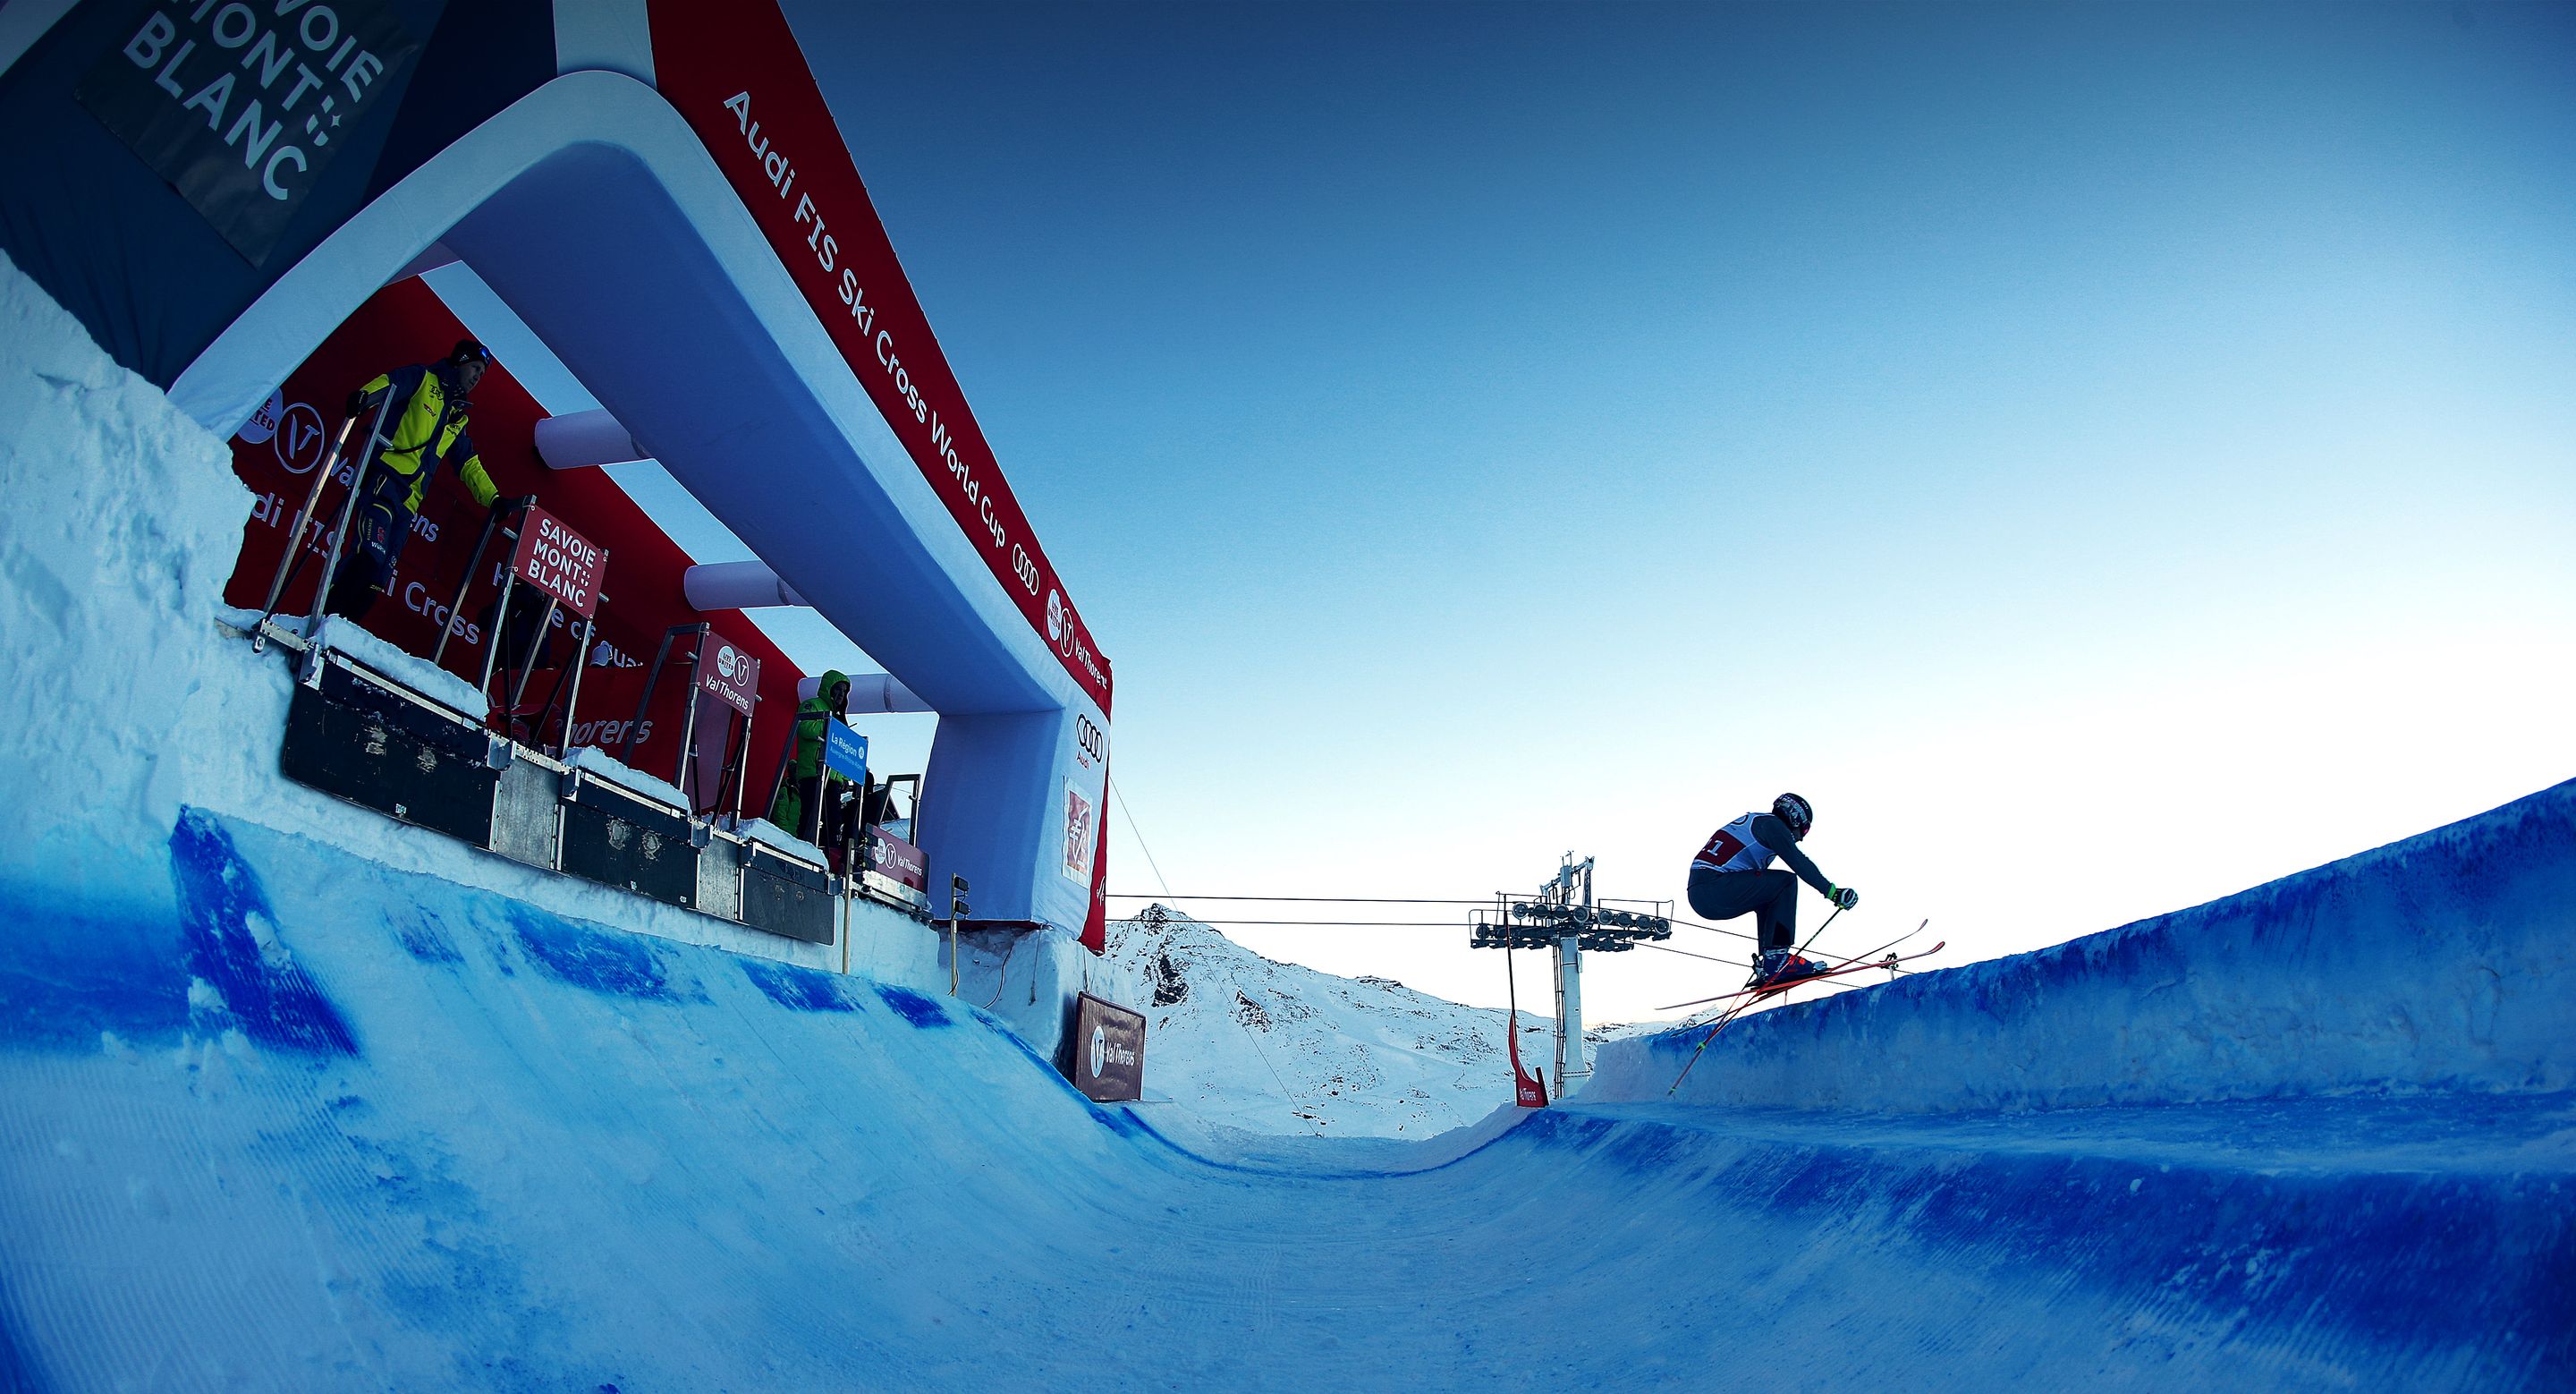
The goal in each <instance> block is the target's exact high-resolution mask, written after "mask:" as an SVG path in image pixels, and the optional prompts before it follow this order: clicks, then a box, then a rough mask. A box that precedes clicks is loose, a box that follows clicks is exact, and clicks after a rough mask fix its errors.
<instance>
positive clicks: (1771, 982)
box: [1753, 949, 1825, 987]
mask: <svg viewBox="0 0 2576 1394" xmlns="http://www.w3.org/2000/svg"><path fill="white" fill-rule="evenodd" d="M1824 971H1825V965H1824V964H1823V963H1820V962H1818V961H1817V960H1815V959H1812V958H1800V957H1799V956H1798V955H1797V954H1796V953H1795V952H1794V951H1792V950H1789V949H1765V950H1763V951H1762V956H1761V957H1759V958H1757V959H1755V960H1754V961H1753V985H1754V986H1755V987H1780V986H1783V985H1785V984H1788V983H1794V982H1798V981H1801V980H1803V979H1806V978H1812V977H1814V976H1816V975H1817V974H1819V973H1822V972H1824Z"/></svg>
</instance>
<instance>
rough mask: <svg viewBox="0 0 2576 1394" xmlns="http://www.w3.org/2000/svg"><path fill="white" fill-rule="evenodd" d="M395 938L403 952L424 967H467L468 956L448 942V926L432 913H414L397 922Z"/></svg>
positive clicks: (421, 911) (453, 943) (450, 940)
mask: <svg viewBox="0 0 2576 1394" xmlns="http://www.w3.org/2000/svg"><path fill="white" fill-rule="evenodd" d="M394 938H395V939H396V940H398V941H400V942H401V944H402V946H403V952H404V953H407V954H410V955H411V956H412V957H413V958H415V959H417V960H419V961H420V962H422V963H463V962H464V961H465V955H464V954H463V953H460V952H459V951H458V950H457V947H456V944H455V941H453V940H452V939H450V938H448V935H447V925H446V923H445V922H443V921H441V920H440V919H439V918H438V916H437V915H436V914H435V913H433V912H431V911H428V910H414V911H413V912H412V913H411V914H409V915H405V916H402V917H400V918H398V919H397V920H395V922H394Z"/></svg>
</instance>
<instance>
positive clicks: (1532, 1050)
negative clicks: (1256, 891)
mask: <svg viewBox="0 0 2576 1394" xmlns="http://www.w3.org/2000/svg"><path fill="white" fill-rule="evenodd" d="M1107 956H1108V959H1109V961H1110V963H1111V964H1112V965H1115V966H1117V967H1119V968H1122V969H1124V970H1125V973H1124V976H1125V977H1126V978H1127V979H1128V980H1129V981H1133V982H1138V983H1141V984H1143V987H1144V993H1145V998H1144V1000H1143V1001H1139V1002H1135V1003H1131V1004H1130V1005H1132V1006H1134V1007H1135V1008H1136V1009H1137V1010H1139V1011H1142V1012H1143V1013H1145V1035H1146V1038H1147V1040H1148V1042H1149V1043H1150V1047H1151V1051H1152V1057H1153V1076H1152V1079H1151V1080H1150V1081H1149V1083H1148V1085H1147V1089H1148V1094H1149V1096H1150V1097H1153V1098H1156V1099H1169V1100H1171V1101H1173V1102H1174V1103H1175V1104H1177V1105H1178V1106H1179V1107H1181V1108H1182V1109H1184V1110H1186V1111H1187V1112H1189V1113H1190V1114H1191V1115H1193V1116H1195V1117H1196V1118H1198V1119H1200V1120H1201V1121H1203V1122H1208V1123H1214V1124H1218V1125H1221V1126H1228V1127H1235V1128H1243V1129H1248V1130H1250V1131H1253V1132H1260V1133H1287V1134H1295V1135H1307V1136H1316V1137H1392V1138H1420V1137H1428V1136H1430V1135H1432V1134H1434V1133H1438V1132H1443V1131H1446V1130H1448V1129H1450V1128H1455V1127H1459V1126H1461V1125H1463V1124H1467V1123H1473V1122H1475V1121H1476V1120H1477V1119H1480V1118H1482V1117H1484V1116H1485V1115H1486V1114H1489V1113H1491V1112H1493V1111H1494V1110H1495V1109H1497V1108H1500V1107H1502V1106H1503V1105H1505V1104H1508V1103H1510V1102H1511V1101H1512V1069H1511V1062H1510V1060H1509V1059H1508V1057H1507V1056H1506V1055H1505V1053H1504V1040H1503V1029H1504V1027H1503V1021H1504V1013H1503V1012H1501V1011H1499V1010H1496V1009H1492V1008H1487V1007H1469V1006H1462V1005H1460V1004H1459V1003H1456V1002H1451V1001H1447V1000H1445V999H1443V998H1438V997H1433V996H1431V995H1430V994H1428V993H1423V992H1416V991H1414V990H1413V989H1411V988H1409V987H1406V986H1405V985H1404V984H1402V983H1399V982H1395V981H1393V980H1391V979H1387V978H1344V977H1337V976H1335V975H1333V974H1331V973H1324V972H1318V971H1317V970H1315V969H1312V968H1307V967H1304V966H1302V965H1299V964H1294V963H1281V962H1278V961H1277V960H1275V959H1269V958H1264V957H1262V956H1261V955H1260V954H1257V953H1254V952H1253V951H1252V950H1250V949H1247V948H1245V947H1243V946H1242V945H1240V944H1237V943H1235V942H1234V941H1233V940H1231V939H1228V938H1226V937H1225V936H1224V935H1223V934H1221V933H1219V932H1217V930H1216V929H1215V928H1213V927H1211V926H1209V925H1205V924H1201V923H1199V922H1198V921H1196V920H1193V919H1191V918H1190V917H1189V916H1187V915H1184V914H1181V913H1180V912H1178V911H1176V910H1172V909H1170V908H1168V907H1165V906H1162V905H1153V906H1148V907H1146V909H1145V911H1144V912H1143V913H1142V914H1139V915H1138V916H1136V917H1135V918H1134V919H1130V920H1113V921H1111V922H1110V924H1109V951H1108V955H1107ZM1553 1029H1554V1024H1553V1023H1552V1022H1550V1021H1549V1020H1548V1019H1547V1018H1544V1017H1539V1016H1534V1015H1532V1014H1531V1013H1529V1012H1526V1011H1524V1012H1523V1013H1521V1052H1522V1056H1521V1058H1522V1060H1523V1061H1524V1062H1525V1063H1527V1064H1530V1065H1534V1066H1541V1067H1544V1065H1545V1063H1546V1060H1547V1056H1548V1053H1549V1052H1550V1051H1551V1050H1552V1049H1553V1048H1554V1046H1553V1039H1554V1038H1553V1037H1552V1036H1550V1035H1549V1034H1548V1032H1550V1031H1552V1030H1553Z"/></svg>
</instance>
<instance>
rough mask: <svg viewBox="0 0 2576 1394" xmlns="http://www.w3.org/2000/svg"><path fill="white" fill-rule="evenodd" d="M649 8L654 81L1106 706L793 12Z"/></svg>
mask: <svg viewBox="0 0 2576 1394" xmlns="http://www.w3.org/2000/svg"><path fill="white" fill-rule="evenodd" d="M650 15H651V24H652V30H653V62H654V69H653V80H654V84H655V86H657V87H659V88H660V89H661V92H662V95H663V96H664V97H665V98H667V99H669V101H670V103H671V105H672V106H673V107H675V108H677V109H678V110H679V113H680V115H681V117H682V119H684V120H686V121H687V122H688V123H689V126H690V128H691V129H692V130H694V131H696V132H697V134H698V138H699V139H700V140H702V141H704V142H705V143H706V147H707V151H708V153H710V154H712V155H713V156H714V157H715V161H716V166H717V167H718V168H719V169H722V170H723V171H724V174H725V178H726V179H727V180H729V181H730V182H731V183H732V184H733V187H734V192H736V193H738V194H740V195H741V196H742V202H743V206H744V207H745V208H748V209H749V210H751V215H752V218H753V219H754V220H755V221H756V222H758V223H759V224H760V230H761V232H762V233H763V234H765V235H766V236H767V237H768V239H769V244H770V247H771V249H772V250H774V251H776V252H777V253H778V259H779V261H780V262H782V263H783V264H784V265H785V266H786V267H787V273H788V275H789V276H791V277H792V278H794V280H795V282H796V285H797V288H798V289H799V290H801V291H803V292H804V294H805V299H806V302H807V303H808V304H810V305H811V306H812V307H813V310H814V313H815V315H816V316H817V317H819V318H820V319H821V320H822V322H823V328H824V330H825V332H827V333H829V334H830V335H831V336H832V340H833V342H834V343H835V344H837V345H838V346H839V347H840V350H841V356H842V357H843V358H844V359H845V360H847V361H848V363H849V366H850V371H851V373H852V374H854V375H855V376H856V377H857V378H858V380H859V383H860V385H862V386H864V387H865V388H866V389H867V391H868V396H869V398H870V399H871V400H873V401H874V402H875V403H876V405H877V410H878V411H879V412H880V413H882V414H883V415H884V417H885V419H886V423H887V424H888V425H889V426H891V427H893V428H894V433H895V435H896V437H897V438H898V439H900V440H901V441H902V442H903V444H904V449H905V450H906V451H907V452H909V453H910V454H911V456H912V461H913V464H914V465H915V466H916V467H918V468H919V469H920V470H921V474H922V477H923V478H924V479H927V480H929V481H930V486H931V488H932V489H933V490H935V491H936V492H937V493H938V495H939V498H940V501H941V502H942V503H944V504H946V505H947V507H948V513H949V516H950V517H952V518H954V519H956V521H957V526H958V528H959V529H960V530H962V531H963V532H964V533H965V535H966V538H967V540H968V541H970V542H972V543H974V544H975V550H976V552H977V553H978V554H979V555H981V556H982V557H983V558H984V564H985V566H986V567H988V568H990V569H991V571H992V573H993V577H994V579H996V580H998V581H1000V582H1001V583H1002V589H1003V590H1004V591H1006V592H1008V593H1009V594H1010V597H1011V599H1012V601H1013V603H1015V604H1016V605H1018V607H1019V610H1020V614H1021V616H1022V617H1023V618H1025V619H1027V620H1028V622H1029V625H1030V627H1031V628H1033V629H1035V630H1036V631H1037V632H1038V634H1039V635H1040V636H1042V637H1043V638H1044V639H1045V640H1046V641H1047V644H1048V645H1049V646H1050V647H1051V648H1053V649H1054V650H1055V652H1056V656H1057V658H1058V659H1059V660H1060V661H1062V662H1063V664H1064V667H1065V671H1066V672H1068V673H1070V674H1072V675H1073V678H1074V681H1076V682H1078V683H1080V684H1081V685H1082V687H1083V690H1084V691H1086V692H1089V693H1090V694H1091V698H1092V700H1093V701H1096V702H1098V703H1099V704H1100V710H1101V711H1102V712H1103V713H1106V712H1107V711H1108V710H1109V687H1110V682H1109V676H1110V675H1109V660H1108V659H1107V658H1105V657H1103V656H1102V655H1101V653H1100V651H1099V649H1098V648H1097V647H1096V646H1095V645H1094V644H1093V643H1092V640H1091V631H1090V629H1089V628H1088V627H1087V626H1085V625H1084V624H1083V622H1082V616H1081V615H1079V614H1078V613H1076V612H1075V610H1074V608H1073V602H1072V601H1071V600H1069V599H1067V598H1066V597H1065V594H1064V584H1063V582H1062V581H1060V580H1059V579H1058V578H1057V576H1056V572H1055V567H1054V565H1053V564H1052V563H1050V562H1049V561H1048V560H1047V557H1046V552H1045V550H1044V549H1043V548H1041V547H1039V546H1038V539H1037V534H1036V532H1035V531H1033V530H1032V529H1031V528H1030V527H1029V520H1028V517H1027V515H1025V514H1023V513H1022V512H1021V511H1020V504H1019V500H1018V499H1017V498H1015V497H1013V496H1012V494H1011V486H1010V483H1009V481H1007V480H1005V479H1004V478H1002V468H1001V465H1000V464H999V463H998V462H997V461H995V459H994V458H993V448H992V446H990V445H989V444H987V443H986V442H985V440H984V432H983V429H982V428H981V427H979V426H977V425H976V424H975V414H974V413H973V412H972V411H971V410H969V409H968V407H967V405H966V393H965V390H964V389H963V388H961V387H959V386H958V385H957V377H956V374H955V373H954V372H952V371H951V370H950V369H949V366H948V358H947V355H946V354H944V353H942V352H941V351H940V348H939V339H938V336H936V335H934V334H933V333H931V331H930V320H929V318H928V316H926V315H925V314H924V313H923V312H922V308H921V303H920V301H918V300H917V299H915V298H914V296H913V293H912V283H911V282H910V281H908V280H906V279H905V278H904V274H903V267H902V265H901V264H900V263H899V262H897V261H896V260H895V254H894V244H893V243H892V242H891V241H889V240H888V239H887V237H886V231H885V225H884V224H883V223H880V222H879V221H878V220H877V212H876V205H875V204H874V203H872V202H870V201H869V199H868V191H867V186H866V185H865V184H863V183H861V182H860V180H859V171H858V166H856V165H855V164H853V163H852V162H851V160H850V152H849V147H848V146H846V145H845V144H843V143H842V140H841V132H840V128H839V127H838V126H836V125H834V124H833V122H832V112H831V108H830V107H828V106H826V105H825V104H824V102H823V94H822V92H821V91H820V90H819V89H817V88H816V87H815V85H814V75H813V73H812V72H811V70H809V69H808V68H807V67H806V66H805V57H804V54H803V53H802V52H801V51H800V50H799V49H798V48H797V46H796V36H795V35H794V34H793V33H791V32H790V31H789V29H788V27H787V20H786V18H785V17H784V16H782V15H781V14H780V13H779V12H778V10H777V8H776V7H775V6H773V5H765V4H737V5H709V4H702V3H701V4H692V3H685V0H653V4H652V5H651V8H650Z"/></svg>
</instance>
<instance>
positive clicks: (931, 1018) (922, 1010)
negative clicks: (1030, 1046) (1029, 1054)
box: [876, 983, 1034, 1058]
mask: <svg viewBox="0 0 2576 1394" xmlns="http://www.w3.org/2000/svg"><path fill="white" fill-rule="evenodd" d="M876 988H877V996H879V997H882V998H884V999H885V1004H886V1005H887V1006H889V1007H892V1008H894V1010H895V1015H897V1016H899V1017H902V1018H903V1019H904V1020H905V1021H908V1022H910V1023H912V1025H913V1026H914V1027H916V1028H920V1029H928V1028H930V1027H934V1026H947V1025H950V1024H952V1023H951V1022H950V1020H949V1017H948V1013H947V1012H945V1011H943V1010H941V1008H940V1006H939V1003H938V1002H936V1001H934V1000H932V999H931V998H928V997H924V996H922V995H921V994H920V993H918V992H915V991H913V990H912V989H911V988H908V987H896V986H895V985H894V984H892V983H878V984H877V985H876ZM1033 1058H1034V1057H1033Z"/></svg>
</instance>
